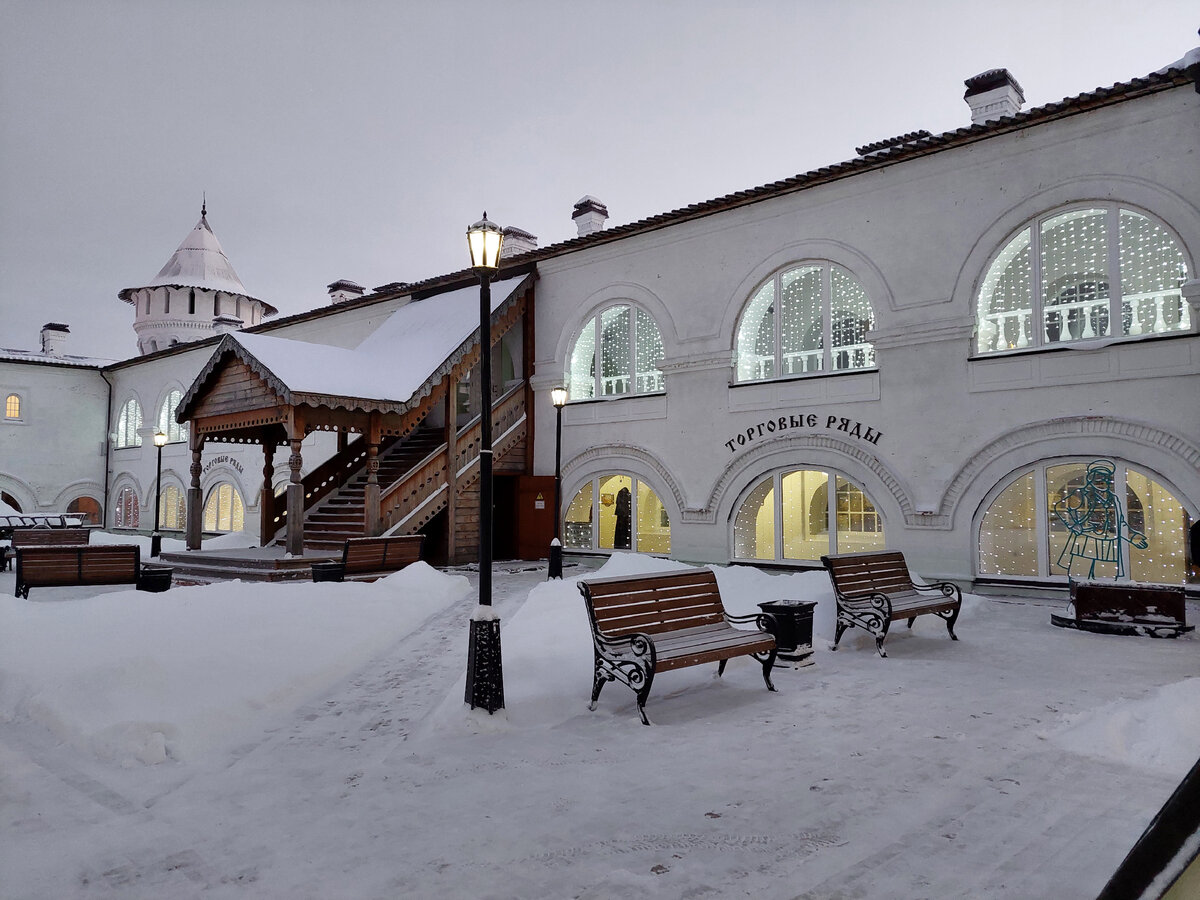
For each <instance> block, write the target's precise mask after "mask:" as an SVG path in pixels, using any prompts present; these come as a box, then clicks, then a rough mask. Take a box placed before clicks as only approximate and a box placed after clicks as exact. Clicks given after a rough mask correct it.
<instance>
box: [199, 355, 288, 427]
mask: <svg viewBox="0 0 1200 900" xmlns="http://www.w3.org/2000/svg"><path fill="white" fill-rule="evenodd" d="M289 405H290V404H289V403H288V402H287V400H286V399H284V398H283V397H282V396H280V394H279V393H278V392H277V391H275V389H274V388H272V387H271V386H270V385H269V384H268V383H267V381H266V379H265V378H263V377H262V376H261V375H259V374H258V373H257V372H255V371H253V370H252V369H251V368H250V366H248V365H247V364H246V363H245V362H243V361H242V360H240V359H238V358H237V357H235V356H228V357H226V358H225V360H223V362H222V364H221V366H220V367H219V369H218V371H216V372H214V373H213V378H212V379H211V380H210V381H209V382H208V384H207V385H206V386H205V387H204V388H203V389H202V390H201V391H200V392H199V395H198V396H197V397H196V399H195V403H194V404H193V406H192V410H191V415H190V416H189V418H190V419H191V420H192V421H198V420H202V419H216V418H225V417H227V416H230V415H233V414H236V413H245V412H250V411H254V410H266V411H277V412H280V413H285V414H286V411H287V408H288V406H289Z"/></svg>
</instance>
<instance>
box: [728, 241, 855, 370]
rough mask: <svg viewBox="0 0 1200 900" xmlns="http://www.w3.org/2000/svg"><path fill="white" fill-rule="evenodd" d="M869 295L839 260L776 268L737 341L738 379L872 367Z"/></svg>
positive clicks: (757, 294)
mask: <svg viewBox="0 0 1200 900" xmlns="http://www.w3.org/2000/svg"><path fill="white" fill-rule="evenodd" d="M874 324H875V314H874V312H873V311H872V309H871V301H870V299H869V298H868V297H867V292H866V291H864V290H863V288H862V285H860V284H859V283H858V280H857V279H856V278H855V277H854V276H853V275H851V274H850V272H849V271H847V270H846V269H843V268H842V267H841V266H839V265H837V264H836V263H829V262H818V263H805V264H804V265H800V266H794V267H793V268H790V269H784V270H783V271H781V272H776V273H775V274H774V275H773V276H771V278H770V279H769V280H768V281H767V282H766V283H765V284H762V285H760V286H759V287H758V289H757V290H755V292H754V293H753V294H752V295H751V297H750V300H749V302H748V303H747V304H746V307H745V309H744V310H743V311H742V316H741V321H740V322H739V323H738V328H737V337H736V338H735V341H734V370H735V373H736V380H737V381H762V380H764V379H768V378H780V377H790V376H793V375H811V374H813V373H815V372H829V371H843V370H849V369H868V368H871V367H872V366H874V365H875V347H874V346H873V345H872V344H871V342H870V341H868V340H867V332H868V331H870V330H871V327H872V326H873V325H874Z"/></svg>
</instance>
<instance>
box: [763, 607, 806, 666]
mask: <svg viewBox="0 0 1200 900" xmlns="http://www.w3.org/2000/svg"><path fill="white" fill-rule="evenodd" d="M816 606H817V604H816V601H812V600H791V599H784V600H768V601H767V602H765V603H760V604H758V608H759V609H761V610H762V611H763V612H765V613H770V614H771V615H773V616H774V617H775V621H776V622H778V623H779V634H777V635H775V645H776V647H778V649H779V653H778V657H777V658H778V659H782V660H785V661H787V662H791V663H795V664H796V665H797V666H811V665H812V664H813V662H814V660H813V658H812V655H813V647H812V640H813V637H812V635H813V610H814V609H815V608H816Z"/></svg>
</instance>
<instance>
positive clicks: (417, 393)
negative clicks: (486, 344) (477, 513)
mask: <svg viewBox="0 0 1200 900" xmlns="http://www.w3.org/2000/svg"><path fill="white" fill-rule="evenodd" d="M533 278H534V276H533V275H532V274H531V275H526V276H525V277H523V278H519V279H513V280H512V281H509V282H499V283H497V284H495V285H494V286H493V288H492V338H493V343H497V342H498V341H499V340H500V338H501V337H503V335H504V334H505V333H506V332H507V331H508V330H509V329H511V328H512V327H513V325H514V324H516V323H517V322H520V321H521V319H522V317H523V316H524V314H525V312H526V309H527V308H528V307H529V304H530V302H531V300H532V284H533ZM478 359H479V288H478V286H477V285H471V286H469V287H465V288H460V289H458V290H454V291H450V292H448V293H443V294H438V295H435V296H431V297H428V298H426V299H422V300H414V301H412V302H410V303H408V304H406V305H404V306H401V307H400V308H399V309H397V310H396V311H395V312H394V313H392V314H391V316H390V317H389V318H388V319H387V320H386V321H385V322H384V323H383V324H382V325H381V326H380V327H379V328H378V329H377V330H376V331H375V332H374V333H373V334H371V335H370V336H369V337H368V338H366V339H365V340H364V341H363V342H362V343H360V344H359V345H358V346H357V347H356V348H354V349H352V350H350V349H345V348H342V347H333V346H328V345H324V344H313V343H307V342H304V341H296V340H289V339H286V338H279V337H272V336H270V335H266V334H250V333H245V332H238V333H236V334H227V335H225V337H224V338H223V339H222V340H221V342H220V343H219V344H218V345H217V347H216V349H215V350H214V351H213V354H212V356H211V357H210V358H209V360H208V362H207V364H205V366H204V368H203V369H202V370H201V371H200V373H199V374H198V375H197V376H196V379H195V381H193V382H192V385H191V387H190V388H189V389H188V391H187V393H186V394H185V395H184V397H183V399H182V400H181V401H180V404H179V411H178V414H177V419H178V421H180V422H187V423H188V424H189V441H190V447H191V451H192V461H191V470H190V471H191V484H190V487H189V488H188V498H187V547H188V549H189V550H197V549H199V548H200V541H201V525H202V521H201V520H202V509H203V498H202V497H201V491H200V475H201V472H202V463H201V456H202V454H203V450H204V445H205V443H207V442H209V441H216V442H227V443H241V444H260V445H262V447H263V486H262V502H261V504H260V508H261V510H262V517H263V528H262V532H261V533H262V540H263V543H266V542H267V541H268V540H269V539H271V538H272V537H273V536H274V527H273V525H272V523H273V522H274V518H275V517H274V515H273V514H272V510H273V508H274V492H273V490H272V480H273V478H274V472H275V468H274V454H275V449H276V448H277V447H280V446H285V445H290V449H291V454H290V456H289V458H288V467H289V470H290V480H289V483H288V489H287V509H286V527H287V550H288V552H289V553H292V554H297V555H298V554H302V553H303V552H304V510H305V500H306V498H305V490H304V487H303V485H302V478H301V470H302V469H303V466H304V459H303V457H302V455H301V443H302V442H303V440H304V438H305V437H306V436H307V435H308V434H309V433H311V432H313V431H336V432H341V433H357V434H362V435H364V436H365V439H366V457H367V459H366V466H367V473H368V479H367V495H366V513H365V515H366V525H367V533H377V530H378V527H379V490H380V488H379V482H378V478H377V473H378V470H379V462H378V459H377V457H378V453H379V445H380V442H381V441H382V440H384V438H386V437H389V436H392V437H403V436H405V435H407V434H409V433H410V432H412V431H413V430H414V429H415V428H416V427H417V426H418V425H419V424H420V423H421V421H422V420H423V419H424V418H425V417H426V416H427V415H428V414H429V412H430V411H431V410H432V409H433V408H434V407H435V405H436V404H437V403H438V402H439V400H441V399H443V398H444V397H445V396H446V394H447V391H448V389H449V386H450V385H451V384H453V383H455V382H457V381H458V380H460V379H461V378H462V377H463V376H464V375H465V374H466V373H467V372H469V371H470V369H471V368H472V367H473V366H474V365H475V364H476V363H477V362H478ZM310 499H312V498H310Z"/></svg>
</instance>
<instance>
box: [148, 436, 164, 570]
mask: <svg viewBox="0 0 1200 900" xmlns="http://www.w3.org/2000/svg"><path fill="white" fill-rule="evenodd" d="M166 444H167V436H166V435H165V434H163V432H161V431H156V432H155V433H154V446H155V447H156V448H158V475H157V476H156V477H155V479H154V533H153V534H151V535H150V555H151V556H158V555H159V554H160V553H162V535H161V534H159V533H158V517H159V515H160V513H161V511H162V503H161V500H162V448H163V447H165V446H166Z"/></svg>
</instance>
